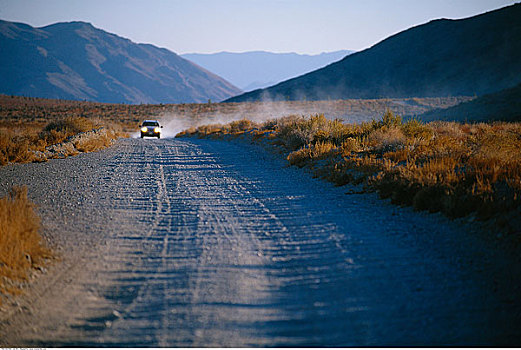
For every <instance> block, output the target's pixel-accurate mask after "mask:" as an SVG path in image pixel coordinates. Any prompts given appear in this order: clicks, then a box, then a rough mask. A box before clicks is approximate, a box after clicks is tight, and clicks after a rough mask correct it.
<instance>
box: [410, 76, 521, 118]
mask: <svg viewBox="0 0 521 350" xmlns="http://www.w3.org/2000/svg"><path fill="white" fill-rule="evenodd" d="M419 118H420V119H422V120H423V121H433V120H448V121H467V122H485V121H509V122H514V121H516V122H518V121H521V84H518V85H516V86H515V87H513V88H509V89H505V90H501V91H498V92H494V93H491V94H486V95H483V96H480V97H478V98H476V99H473V100H471V101H468V102H463V103H460V104H458V105H456V106H454V107H450V108H447V109H435V110H433V111H429V112H426V113H424V114H421V115H420V116H419Z"/></svg>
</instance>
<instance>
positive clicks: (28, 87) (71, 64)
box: [0, 21, 240, 103]
mask: <svg viewBox="0 0 521 350" xmlns="http://www.w3.org/2000/svg"><path fill="white" fill-rule="evenodd" d="M0 48H1V51H0V76H1V79H0V93H4V94H13V95H25V96H33V97H45V98H59V99H74V100H89V101H98V102H112V103H181V102H207V101H208V99H212V100H214V101H220V100H223V99H225V98H228V97H230V96H233V95H236V94H238V93H240V90H239V89H238V88H237V87H235V86H233V85H232V84H230V83H229V82H227V81H225V80H224V79H222V78H220V77H218V76H216V75H215V74H213V73H210V72H208V71H206V70H205V69H202V68H201V67H199V66H197V65H195V64H193V63H192V62H190V61H187V60H185V59H184V58H181V57H179V56H178V55H176V54H175V53H173V52H171V51H169V50H167V49H163V48H158V47H155V46H153V45H147V44H136V43H133V42H132V41H130V40H128V39H124V38H121V37H119V36H117V35H114V34H110V33H107V32H105V31H103V30H100V29H97V28H95V27H93V26H92V25H91V24H89V23H84V22H69V23H56V24H53V25H49V26H46V27H42V28H33V27H31V26H29V25H26V24H22V23H13V22H7V21H0Z"/></svg>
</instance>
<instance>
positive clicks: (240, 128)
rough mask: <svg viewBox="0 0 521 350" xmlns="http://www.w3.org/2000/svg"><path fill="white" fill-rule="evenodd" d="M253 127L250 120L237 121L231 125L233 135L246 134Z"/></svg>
mask: <svg viewBox="0 0 521 350" xmlns="http://www.w3.org/2000/svg"><path fill="white" fill-rule="evenodd" d="M252 126H253V122H252V121H251V120H248V119H241V120H236V121H233V122H231V123H230V124H229V127H230V132H231V133H237V132H244V131H246V130H248V129H250V128H251V127H252Z"/></svg>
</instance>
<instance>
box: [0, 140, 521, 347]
mask: <svg viewBox="0 0 521 350" xmlns="http://www.w3.org/2000/svg"><path fill="white" fill-rule="evenodd" d="M0 178H1V184H0V194H4V193H5V192H6V191H7V189H8V188H9V187H11V186H12V185H13V184H28V185H29V194H30V197H31V198H32V199H33V200H34V201H35V202H36V203H37V204H38V205H39V212H40V213H41V215H42V218H43V225H44V227H45V234H46V235H48V236H49V237H50V238H51V239H52V240H53V241H54V242H56V243H57V244H58V245H59V247H60V250H59V252H60V254H61V256H62V261H61V262H60V263H56V264H54V266H52V267H51V268H50V269H49V271H48V272H47V273H46V274H45V275H43V276H42V277H40V278H38V279H37V280H36V282H35V283H34V285H33V286H32V287H31V288H30V289H29V291H28V294H27V295H26V296H23V297H21V298H20V301H19V306H18V307H10V308H5V309H4V313H3V314H2V316H0V344H3V345H11V346H14V345H32V346H37V345H38V346H101V345H103V346H170V347H177V346H200V347H204V346H234V347H243V346H299V345H307V346H313V345H319V346H328V345H329V346H336V345H343V346H378V345H401V346H405V345H467V346H470V345H519V344H520V343H521V331H520V329H521V327H520V325H521V322H520V320H521V299H520V298H519V296H520V292H519V286H520V284H519V282H520V281H519V280H520V277H519V274H517V273H516V272H515V270H516V269H513V268H512V266H511V263H510V261H509V260H508V258H507V257H506V256H505V255H503V254H501V252H497V251H495V250H494V249H490V248H488V246H487V244H485V243H483V242H482V241H481V240H480V239H478V238H476V236H475V235H474V234H473V233H472V232H470V231H469V230H470V229H469V227H467V226H463V225H461V224H458V223H454V222H450V221H449V220H447V219H445V218H443V217H442V216H440V215H430V214H426V213H416V212H413V211H412V210H410V209H408V208H398V207H394V206H392V205H390V204H388V203H387V202H385V201H381V200H379V199H377V198H376V196H375V195H367V194H364V195H359V194H352V195H346V194H345V192H346V189H345V188H335V187H333V186H332V185H330V184H328V183H325V182H322V181H320V180H316V179H312V178H311V177H310V176H309V174H306V173H304V172H303V171H301V170H299V169H295V168H287V167H285V164H284V162H283V161H282V160H278V159H277V157H274V156H272V155H269V154H267V153H265V152H264V151H261V150H259V149H257V148H255V147H253V146H249V145H240V144H235V143H227V142H221V141H210V140H174V139H165V140H141V139H127V140H121V141H119V142H118V143H117V144H116V146H114V147H112V148H110V149H107V150H104V151H102V152H99V153H91V154H82V155H80V156H77V157H72V158H68V159H64V160H52V161H50V162H48V163H45V164H26V165H14V166H8V167H3V168H1V169H0Z"/></svg>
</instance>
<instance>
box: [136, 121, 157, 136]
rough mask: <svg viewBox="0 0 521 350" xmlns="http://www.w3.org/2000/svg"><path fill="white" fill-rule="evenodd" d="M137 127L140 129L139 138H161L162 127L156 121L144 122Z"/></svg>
mask: <svg viewBox="0 0 521 350" xmlns="http://www.w3.org/2000/svg"><path fill="white" fill-rule="evenodd" d="M139 127H140V128H141V138H143V137H145V136H152V137H154V136H155V137H157V138H158V139H160V138H161V128H162V127H163V126H162V125H160V124H159V122H158V121H157V120H145V121H143V123H142V124H141V125H140V126H139Z"/></svg>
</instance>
